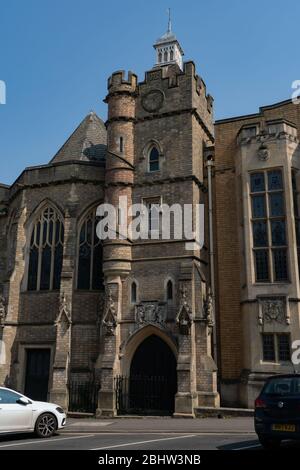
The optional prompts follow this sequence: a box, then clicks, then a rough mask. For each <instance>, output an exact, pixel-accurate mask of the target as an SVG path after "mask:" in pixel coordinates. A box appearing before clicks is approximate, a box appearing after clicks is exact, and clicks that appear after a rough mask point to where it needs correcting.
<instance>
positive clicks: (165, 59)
mask: <svg viewBox="0 0 300 470" xmlns="http://www.w3.org/2000/svg"><path fill="white" fill-rule="evenodd" d="M164 62H168V52H167V51H165V52H164Z"/></svg>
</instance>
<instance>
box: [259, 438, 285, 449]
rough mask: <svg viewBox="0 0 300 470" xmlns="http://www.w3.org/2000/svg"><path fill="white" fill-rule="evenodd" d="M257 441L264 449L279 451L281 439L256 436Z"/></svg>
mask: <svg viewBox="0 0 300 470" xmlns="http://www.w3.org/2000/svg"><path fill="white" fill-rule="evenodd" d="M258 439H259V442H260V443H261V445H262V446H263V448H264V449H279V447H280V444H281V439H278V438H275V437H274V438H272V437H264V436H258Z"/></svg>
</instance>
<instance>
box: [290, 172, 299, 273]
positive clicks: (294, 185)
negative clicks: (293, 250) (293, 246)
mask: <svg viewBox="0 0 300 470" xmlns="http://www.w3.org/2000/svg"><path fill="white" fill-rule="evenodd" d="M292 188H293V202H294V216H295V230H296V243H297V255H298V271H299V276H300V213H299V204H298V198H299V193H298V188H297V173H296V170H292Z"/></svg>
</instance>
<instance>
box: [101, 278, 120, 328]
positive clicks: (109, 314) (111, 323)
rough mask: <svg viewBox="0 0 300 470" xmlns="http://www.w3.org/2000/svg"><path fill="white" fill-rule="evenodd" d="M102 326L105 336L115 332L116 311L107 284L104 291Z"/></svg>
mask: <svg viewBox="0 0 300 470" xmlns="http://www.w3.org/2000/svg"><path fill="white" fill-rule="evenodd" d="M103 326H104V328H105V334H106V335H107V336H113V335H114V334H115V330H116V327H117V311H116V307H115V302H114V300H113V297H112V290H111V287H110V286H107V287H106V291H105V313H104V317H103Z"/></svg>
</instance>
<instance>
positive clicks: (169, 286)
mask: <svg viewBox="0 0 300 470" xmlns="http://www.w3.org/2000/svg"><path fill="white" fill-rule="evenodd" d="M167 300H168V301H171V300H173V282H172V281H171V280H169V281H168V283H167Z"/></svg>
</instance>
